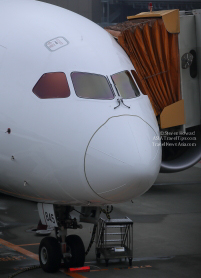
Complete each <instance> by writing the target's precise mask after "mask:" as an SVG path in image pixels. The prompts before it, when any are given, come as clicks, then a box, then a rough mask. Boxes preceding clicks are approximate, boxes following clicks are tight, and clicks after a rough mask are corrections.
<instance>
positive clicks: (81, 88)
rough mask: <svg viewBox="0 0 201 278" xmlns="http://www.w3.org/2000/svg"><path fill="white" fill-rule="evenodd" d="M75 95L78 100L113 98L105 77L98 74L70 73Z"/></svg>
mask: <svg viewBox="0 0 201 278" xmlns="http://www.w3.org/2000/svg"><path fill="white" fill-rule="evenodd" d="M71 78H72V81H73V86H74V89H75V93H76V95H77V96H78V97H80V98H87V99H102V100H107V99H108V100H109V99H113V98H114V94H113V91H112V88H111V87H110V85H109V82H108V81H107V79H106V77H105V76H103V75H99V74H91V73H83V72H72V73H71Z"/></svg>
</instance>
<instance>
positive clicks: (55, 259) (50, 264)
mask: <svg viewBox="0 0 201 278" xmlns="http://www.w3.org/2000/svg"><path fill="white" fill-rule="evenodd" d="M61 258H62V254H61V248H60V244H59V243H58V241H57V239H56V238H54V237H45V238H43V239H42V240H41V243H40V246H39V260H40V265H41V267H42V269H43V270H44V271H45V272H56V271H58V270H59V267H60V264H61Z"/></svg>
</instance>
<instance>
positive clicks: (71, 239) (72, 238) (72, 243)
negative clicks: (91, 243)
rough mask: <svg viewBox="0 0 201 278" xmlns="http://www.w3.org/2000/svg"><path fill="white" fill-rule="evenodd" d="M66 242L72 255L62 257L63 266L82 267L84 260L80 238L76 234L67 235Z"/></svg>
mask: <svg viewBox="0 0 201 278" xmlns="http://www.w3.org/2000/svg"><path fill="white" fill-rule="evenodd" d="M66 244H67V246H68V247H69V248H70V252H71V255H72V257H71V258H70V259H66V258H65V259H64V263H65V266H66V267H67V268H70V267H82V266H83V265H84V262H85V248H84V244H83V241H82V239H81V238H80V237H79V236H77V235H69V236H67V237H66Z"/></svg>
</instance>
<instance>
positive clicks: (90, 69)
mask: <svg viewBox="0 0 201 278" xmlns="http://www.w3.org/2000/svg"><path fill="white" fill-rule="evenodd" d="M0 23H1V30H2V31H1V32H0V192H3V193H6V194H10V195H13V196H16V197H19V198H24V199H29V200H33V201H37V202H47V203H55V204H71V205H73V204H74V205H86V204H87V203H90V204H92V205H102V204H107V203H117V202H123V201H126V200H129V199H132V198H134V197H136V196H139V195H140V194H142V193H144V192H145V191H146V190H148V189H149V188H150V186H151V185H152V184H153V182H154V181H155V179H156V177H157V175H158V173H159V169H160V164H161V147H160V144H157V143H158V142H159V141H158V138H157V136H159V128H158V125H157V122H156V119H155V115H154V112H153V110H152V107H151V104H150V101H149V99H148V97H147V96H145V95H143V94H140V96H139V97H136V98H131V99H125V100H124V103H125V104H126V105H127V106H130V109H129V108H128V107H126V106H125V105H123V103H121V105H120V106H119V107H118V108H116V109H114V107H116V106H117V105H118V102H117V99H118V98H119V97H118V95H117V91H116V89H115V87H114V85H113V82H112V80H111V75H113V74H115V73H118V72H122V71H125V70H128V71H131V70H133V69H134V68H133V65H132V64H131V62H130V60H129V58H128V56H127V55H126V53H125V52H124V51H123V49H122V48H121V47H120V46H119V45H118V43H116V41H115V40H114V39H113V38H112V37H111V36H110V35H109V34H108V33H107V32H106V31H105V30H103V29H102V28H101V27H99V26H97V25H96V24H94V23H92V22H91V21H89V20H87V19H85V18H83V17H81V16H79V15H77V14H75V13H72V12H70V11H67V10H64V9H61V8H58V7H55V6H53V5H49V4H45V3H41V2H36V1H32V0H19V1H13V0H10V1H9V0H7V1H4V0H0ZM58 37H63V38H65V39H66V41H68V44H67V45H65V46H64V47H61V48H59V49H57V50H53V51H51V50H50V49H48V48H47V47H46V45H47V42H49V41H51V40H52V39H55V38H58ZM51 72H63V73H65V75H66V78H67V81H68V84H69V88H70V96H69V97H67V98H58V99H55V98H54V99H40V98H38V97H37V96H36V95H35V94H34V93H33V92H32V90H33V87H34V85H35V84H36V83H37V81H38V80H39V79H40V77H41V76H42V75H43V74H44V73H51ZM72 72H85V73H93V74H99V75H103V76H108V78H109V80H110V83H111V84H112V86H113V90H114V92H115V97H114V99H111V100H100V99H85V98H80V97H78V96H77V95H76V93H75V90H74V86H73V83H72V79H71V73H72ZM8 128H10V129H11V133H10V134H9V133H8V132H6V131H7V130H8Z"/></svg>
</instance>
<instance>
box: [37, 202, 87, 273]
mask: <svg viewBox="0 0 201 278" xmlns="http://www.w3.org/2000/svg"><path fill="white" fill-rule="evenodd" d="M72 210H73V208H72V207H70V206H68V207H66V206H55V207H54V212H55V215H54V216H53V217H55V218H56V222H57V227H55V235H56V237H45V238H43V239H42V241H41V243H40V246H39V260H40V264H41V267H42V269H43V270H44V271H45V272H56V271H58V270H59V267H60V265H61V262H62V261H63V263H64V264H65V266H66V267H67V268H70V267H82V266H83V265H84V262H85V248H84V244H83V241H82V239H81V238H80V237H79V236H77V235H69V236H67V229H78V228H82V226H81V225H78V223H77V220H76V219H75V218H74V219H72V218H71V216H70V212H71V211H72Z"/></svg>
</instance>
